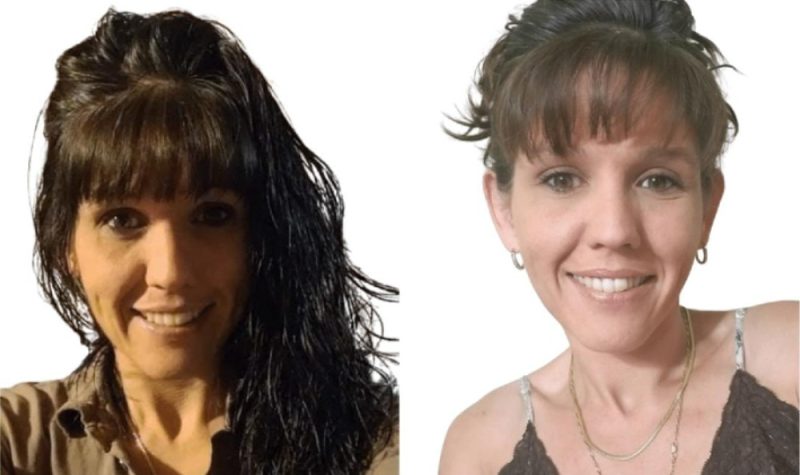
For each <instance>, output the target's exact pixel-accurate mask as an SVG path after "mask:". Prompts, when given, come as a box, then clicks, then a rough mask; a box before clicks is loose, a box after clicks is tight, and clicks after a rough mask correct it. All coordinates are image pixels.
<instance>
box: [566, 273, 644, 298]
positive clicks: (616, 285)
mask: <svg viewBox="0 0 800 475" xmlns="http://www.w3.org/2000/svg"><path fill="white" fill-rule="evenodd" d="M573 277H574V278H575V280H577V281H578V282H579V283H580V284H581V285H583V286H585V287H588V288H590V289H592V290H596V291H598V292H603V293H604V294H614V293H617V292H624V291H626V290H628V289H632V288H634V287H638V286H640V285H642V283H643V282H644V281H645V279H646V277H627V278H618V279H607V278H602V277H584V276H581V275H574V274H573Z"/></svg>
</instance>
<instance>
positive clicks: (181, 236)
mask: <svg viewBox="0 0 800 475" xmlns="http://www.w3.org/2000/svg"><path fill="white" fill-rule="evenodd" d="M191 249H192V245H191V236H189V235H188V234H187V233H183V232H182V231H181V230H180V229H179V227H177V226H175V225H173V224H171V223H169V222H162V223H158V224H153V225H152V226H150V228H149V229H148V230H147V237H146V240H145V243H144V262H145V264H146V273H145V281H146V283H147V285H148V286H149V287H156V288H159V289H162V290H166V291H170V292H172V291H177V290H181V289H184V288H185V287H188V286H191V285H192V283H193V280H194V271H193V269H192V268H193V265H194V260H193V254H194V253H193V252H192V250H191Z"/></svg>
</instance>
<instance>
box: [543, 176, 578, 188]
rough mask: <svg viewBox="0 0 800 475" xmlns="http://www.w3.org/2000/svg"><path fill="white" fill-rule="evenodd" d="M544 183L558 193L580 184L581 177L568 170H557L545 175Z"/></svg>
mask: <svg viewBox="0 0 800 475" xmlns="http://www.w3.org/2000/svg"><path fill="white" fill-rule="evenodd" d="M542 183H543V184H544V185H545V186H547V187H548V188H550V189H551V190H553V191H555V192H556V193H567V192H569V191H571V190H573V189H575V188H577V187H578V186H580V184H581V183H580V178H579V177H578V176H577V175H575V174H573V173H567V172H555V173H551V174H549V175H547V176H545V177H544V178H543V179H542Z"/></svg>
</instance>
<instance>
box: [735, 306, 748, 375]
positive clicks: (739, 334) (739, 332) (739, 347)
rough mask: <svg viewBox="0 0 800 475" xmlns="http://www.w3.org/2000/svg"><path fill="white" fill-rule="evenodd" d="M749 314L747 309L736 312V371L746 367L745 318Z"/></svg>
mask: <svg viewBox="0 0 800 475" xmlns="http://www.w3.org/2000/svg"><path fill="white" fill-rule="evenodd" d="M746 314H747V309H746V308H740V309H737V310H736V313H735V315H736V317H735V318H736V335H735V338H734V341H735V350H736V353H735V354H736V369H737V370H738V369H745V366H744V317H745V315H746Z"/></svg>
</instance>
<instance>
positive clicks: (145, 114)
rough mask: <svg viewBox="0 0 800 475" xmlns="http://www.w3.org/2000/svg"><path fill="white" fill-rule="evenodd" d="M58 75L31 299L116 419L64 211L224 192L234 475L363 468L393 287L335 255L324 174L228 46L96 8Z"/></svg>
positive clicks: (383, 400)
mask: <svg viewBox="0 0 800 475" xmlns="http://www.w3.org/2000/svg"><path fill="white" fill-rule="evenodd" d="M57 72H58V79H57V83H56V85H55V88H54V90H53V91H52V93H51V95H50V98H49V102H48V105H47V107H46V110H45V119H44V133H45V138H46V140H47V151H46V159H45V164H44V169H43V171H42V174H41V177H40V181H39V184H38V190H37V198H36V204H35V211H34V225H35V232H36V265H37V271H38V277H39V283H40V285H41V287H42V289H43V291H44V294H45V296H46V298H47V299H48V301H49V302H50V303H51V304H52V306H53V307H54V308H55V309H56V311H57V312H58V313H59V314H60V316H61V317H62V318H63V319H64V321H65V322H66V323H67V324H68V325H69V326H70V327H71V328H72V329H73V330H74V331H75V332H76V333H77V334H78V335H79V337H80V339H81V342H82V343H83V344H85V345H87V346H89V348H90V353H89V355H88V356H87V358H86V360H85V361H84V363H83V364H82V365H81V368H84V367H87V366H92V365H97V367H98V368H100V369H101V370H102V373H101V374H102V375H103V377H102V385H103V388H104V389H105V390H106V392H107V394H109V395H110V396H109V397H111V399H112V404H113V407H114V409H115V411H118V412H119V414H118V415H120V416H125V415H126V414H127V405H126V403H125V399H124V394H123V393H122V389H121V386H120V383H119V380H118V376H117V374H116V372H115V364H114V356H113V351H112V349H111V344H110V342H109V340H108V339H107V338H106V337H105V336H104V335H103V334H102V332H101V331H100V329H99V328H98V327H97V326H96V325H95V323H94V321H93V318H92V316H91V313H90V311H89V310H88V305H87V302H86V301H85V298H84V296H83V293H82V291H81V286H80V283H79V282H78V281H77V280H76V279H75V278H74V277H73V276H72V274H71V272H70V266H69V264H68V254H69V252H68V250H69V247H70V245H71V240H72V235H73V231H74V226H75V222H76V213H77V210H78V207H79V205H80V203H81V202H82V201H84V200H113V199H125V198H132V197H140V196H142V195H148V196H155V197H156V198H157V199H170V198H172V197H174V196H175V194H176V193H177V192H179V191H183V190H186V187H187V186H188V190H189V192H190V193H191V194H197V195H200V194H202V193H203V192H205V191H207V190H208V189H210V188H213V187H220V188H225V189H229V190H233V191H235V192H236V193H238V194H239V195H241V197H242V199H243V202H244V203H245V205H246V208H247V215H248V230H247V234H248V249H249V262H248V272H249V288H248V300H247V304H246V305H245V309H244V313H243V315H242V317H241V319H240V320H239V323H238V324H237V326H236V327H235V328H234V329H233V332H232V334H231V336H230V337H229V338H228V340H227V341H226V343H225V345H224V347H223V349H222V355H221V358H222V368H223V375H222V376H223V378H224V381H225V382H226V385H227V387H228V390H229V392H230V399H229V405H228V414H227V416H228V424H229V426H230V428H231V430H232V432H233V434H234V436H235V437H236V439H237V441H238V444H239V460H240V463H241V472H242V473H246V474H261V473H361V472H364V471H366V470H367V468H368V467H369V466H370V463H371V462H372V460H373V458H374V456H375V454H376V453H377V452H378V451H380V450H382V449H383V448H384V447H385V446H386V445H387V444H388V443H389V441H390V439H391V437H392V434H393V431H394V430H395V428H396V424H397V398H396V394H395V393H394V390H395V384H394V380H393V378H392V377H391V375H390V374H389V373H388V370H387V369H386V365H387V363H388V361H387V360H389V359H390V356H389V355H387V354H385V353H381V352H380V351H379V350H378V348H377V345H378V343H379V342H380V341H381V340H383V339H385V338H384V337H383V332H382V327H381V321H380V317H379V316H378V315H377V313H376V310H375V309H374V307H373V304H372V299H374V298H377V299H383V300H394V299H395V298H396V296H397V289H395V288H393V287H390V286H387V285H384V284H381V283H379V282H376V281H374V280H372V279H370V278H369V277H367V276H366V275H365V274H364V273H363V272H362V271H361V270H360V269H359V268H357V267H355V266H354V265H353V264H352V263H351V262H350V261H349V258H348V256H347V252H346V248H345V242H344V238H343V234H342V217H343V204H342V200H341V194H340V190H339V186H338V183H337V181H336V179H335V177H334V176H333V174H332V172H331V170H330V169H329V168H328V166H327V165H326V164H325V163H324V162H323V161H322V160H320V159H319V158H318V157H317V156H316V155H315V154H314V153H313V152H312V151H311V150H309V149H308V148H307V147H306V146H305V145H304V144H303V142H302V141H301V140H300V138H299V137H298V136H297V134H296V133H295V131H294V130H293V128H292V126H291V125H290V124H289V122H288V120H287V119H286V117H285V116H284V114H283V113H282V111H281V108H280V106H279V104H278V102H277V101H276V99H275V97H274V96H273V94H272V91H271V90H270V87H269V85H268V84H267V81H266V80H265V79H264V77H263V76H262V74H261V73H260V71H259V70H258V69H257V68H256V66H255V65H254V64H253V63H252V62H251V60H250V58H249V57H248V56H247V54H246V53H245V51H244V50H243V48H242V46H241V44H240V43H239V41H238V40H237V39H236V37H235V36H234V35H233V34H232V33H231V32H230V31H229V30H228V29H226V28H225V27H224V26H223V25H221V24H219V23H216V22H213V21H208V20H203V19H200V18H197V17H195V16H192V15H190V14H188V13H185V12H179V11H172V12H164V13H159V14H154V15H149V16H141V15H136V14H132V13H118V12H115V11H113V10H110V11H109V12H108V13H107V14H106V15H105V16H104V17H103V18H102V19H101V20H100V22H99V24H98V27H97V30H96V32H95V34H94V35H93V36H90V37H89V38H87V39H85V40H84V41H82V42H80V43H79V44H77V45H75V46H74V47H72V48H70V49H68V50H67V51H65V52H64V53H63V54H62V55H61V57H60V58H59V59H58V62H57ZM182 185H185V186H183V187H182ZM118 419H119V422H120V424H121V425H122V426H123V427H125V428H126V429H127V430H130V429H131V428H130V427H126V426H127V422H126V421H127V420H128V418H127V417H118Z"/></svg>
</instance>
